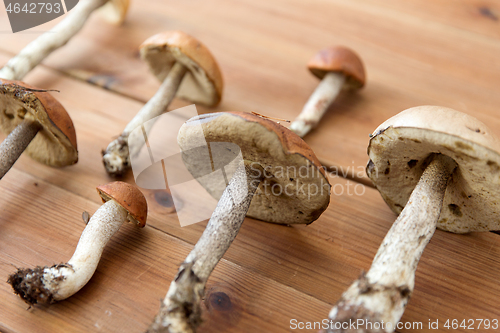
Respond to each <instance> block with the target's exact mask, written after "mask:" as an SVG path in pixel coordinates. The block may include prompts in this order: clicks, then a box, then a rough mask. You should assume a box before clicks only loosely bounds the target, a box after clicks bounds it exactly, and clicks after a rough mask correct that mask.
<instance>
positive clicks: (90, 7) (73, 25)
mask: <svg viewBox="0 0 500 333" xmlns="http://www.w3.org/2000/svg"><path fill="white" fill-rule="evenodd" d="M108 2H109V4H108ZM128 2H129V0H109V1H108V0H86V1H80V2H79V3H78V4H77V5H76V6H75V8H73V9H72V10H71V11H69V12H68V14H67V16H66V17H65V18H64V19H63V20H62V21H61V22H59V23H58V24H57V25H56V26H55V27H53V28H52V29H51V30H50V31H48V32H46V33H44V34H43V35H41V36H40V37H38V38H37V39H35V40H34V41H32V42H31V43H29V44H28V45H27V46H26V47H25V48H24V49H22V50H21V52H19V53H18V54H17V55H16V56H15V57H14V58H11V59H10V60H9V61H8V62H7V64H6V65H5V66H4V67H3V68H2V69H0V78H2V79H8V80H22V79H23V78H24V76H25V75H26V74H28V73H29V72H30V71H31V70H32V69H33V68H35V66H37V65H38V64H39V63H41V62H42V60H43V59H45V58H46V57H47V56H48V55H49V54H50V53H52V51H54V50H57V49H58V48H60V47H61V46H63V45H65V44H66V43H67V42H68V41H69V40H70V39H71V37H73V36H74V35H76V34H77V33H78V31H80V29H81V28H82V27H83V25H84V24H85V22H86V21H87V19H88V17H89V16H90V14H92V12H93V11H94V10H96V9H97V8H99V7H102V6H103V5H106V4H107V6H104V7H107V8H105V10H104V12H105V17H106V18H107V19H108V20H111V21H114V22H116V23H121V22H122V21H123V19H124V16H125V13H126V11H127V8H128ZM61 10H62V9H61Z"/></svg>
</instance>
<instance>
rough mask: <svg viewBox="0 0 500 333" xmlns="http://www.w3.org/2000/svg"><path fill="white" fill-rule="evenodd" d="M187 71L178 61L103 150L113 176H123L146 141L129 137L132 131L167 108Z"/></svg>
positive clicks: (108, 169) (104, 160)
mask: <svg viewBox="0 0 500 333" xmlns="http://www.w3.org/2000/svg"><path fill="white" fill-rule="evenodd" d="M186 72H187V68H186V67H185V66H184V65H183V64H181V63H179V62H176V63H175V64H174V65H173V66H172V68H171V70H170V72H169V73H168V75H167V77H166V78H165V80H164V81H163V83H162V84H161V86H160V88H159V89H158V91H157V92H156V94H155V95H154V96H153V97H152V98H151V99H150V100H149V101H148V102H147V103H146V104H145V105H144V106H143V107H142V109H141V110H140V111H139V112H138V113H137V115H136V116H135V117H134V118H133V119H132V120H131V121H130V122H129V123H128V125H127V126H126V127H125V129H124V130H123V132H122V134H121V135H120V136H119V137H118V138H117V139H115V140H114V141H112V142H111V143H110V144H109V145H108V147H107V148H106V150H105V151H103V152H102V154H103V162H104V166H105V167H106V171H107V172H108V173H109V174H110V175H111V176H114V177H119V176H122V175H123V174H124V173H125V172H126V171H127V170H128V169H129V168H130V156H131V155H134V154H136V153H138V152H139V151H140V149H141V148H142V143H143V142H144V141H143V140H139V137H135V136H131V137H129V135H130V133H131V132H132V131H133V130H134V129H135V128H136V127H138V126H141V125H142V124H144V123H145V122H147V121H148V120H151V119H153V118H155V117H157V116H159V115H161V114H162V113H163V112H164V111H165V110H166V109H167V107H168V106H169V105H170V102H171V101H172V100H173V99H174V96H175V94H176V92H177V89H178V88H179V86H180V84H181V82H182V79H183V78H184V75H185V74H186Z"/></svg>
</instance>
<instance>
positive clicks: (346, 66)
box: [307, 46, 366, 89]
mask: <svg viewBox="0 0 500 333" xmlns="http://www.w3.org/2000/svg"><path fill="white" fill-rule="evenodd" d="M307 68H308V69H309V70H310V71H311V73H312V74H313V75H315V76H316V77H318V78H319V79H322V78H323V77H324V76H325V75H326V74H327V73H328V72H336V73H342V74H344V75H345V77H346V82H345V84H344V87H346V88H348V89H358V88H362V87H363V86H364V85H365V80H366V75H365V67H364V66H363V62H362V61H361V58H360V57H359V56H358V55H357V54H356V53H355V52H354V51H353V50H351V49H348V48H346V47H343V46H333V47H329V48H326V49H323V50H321V51H319V52H318V53H316V54H315V55H314V56H313V57H312V58H311V60H309V62H308V63H307Z"/></svg>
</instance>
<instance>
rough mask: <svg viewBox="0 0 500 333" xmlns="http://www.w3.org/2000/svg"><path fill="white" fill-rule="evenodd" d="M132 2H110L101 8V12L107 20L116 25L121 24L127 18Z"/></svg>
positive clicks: (116, 0) (127, 0) (118, 0)
mask: <svg viewBox="0 0 500 333" xmlns="http://www.w3.org/2000/svg"><path fill="white" fill-rule="evenodd" d="M129 5H130V0H109V1H108V2H107V3H106V4H105V5H104V6H102V7H101V8H99V12H100V13H101V15H103V16H104V18H105V20H106V21H108V22H111V23H114V24H121V23H123V21H125V17H126V16H127V11H128V7H129Z"/></svg>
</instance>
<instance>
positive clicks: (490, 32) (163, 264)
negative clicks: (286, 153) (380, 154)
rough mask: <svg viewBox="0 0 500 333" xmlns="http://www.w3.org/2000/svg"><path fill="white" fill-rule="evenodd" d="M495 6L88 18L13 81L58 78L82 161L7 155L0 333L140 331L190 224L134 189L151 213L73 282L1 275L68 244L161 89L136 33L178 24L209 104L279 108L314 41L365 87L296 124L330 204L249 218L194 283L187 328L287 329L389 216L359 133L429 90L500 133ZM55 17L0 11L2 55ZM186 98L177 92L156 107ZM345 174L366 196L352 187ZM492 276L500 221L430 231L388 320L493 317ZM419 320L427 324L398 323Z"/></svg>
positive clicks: (188, 237)
mask: <svg viewBox="0 0 500 333" xmlns="http://www.w3.org/2000/svg"><path fill="white" fill-rule="evenodd" d="M0 7H1V6H0ZM499 17H500V3H498V2H496V1H493V0H480V1H479V0H460V1H458V0H434V1H432V2H431V1H424V0H406V1H398V0H384V1H375V0H356V1H353V0H329V1H326V0H307V1H303V0H289V1H285V0H273V1H269V0H241V1H234V0H232V1H229V0H209V1H203V0H183V1H179V0H166V1H155V0H140V1H139V0H133V1H132V6H131V8H130V12H129V15H128V18H127V20H126V22H125V24H124V25H123V26H120V27H116V26H113V25H110V24H108V23H105V22H104V21H103V20H101V18H100V17H99V16H98V15H94V16H92V17H91V19H90V21H89V22H88V23H87V25H86V26H85V27H84V29H83V30H82V31H81V32H80V34H78V35H77V36H76V37H75V38H74V39H73V40H71V41H70V42H69V43H68V44H67V45H66V46H65V47H63V48H62V49H60V50H58V51H56V52H54V53H53V54H52V55H51V56H50V57H49V58H48V59H46V61H44V63H43V65H41V66H39V67H38V68H36V69H35V70H34V71H33V72H31V73H30V74H29V75H28V76H26V78H25V81H26V82H29V83H30V84H33V85H36V86H39V87H41V88H50V89H58V90H60V91H61V92H60V93H56V94H55V96H56V98H58V99H59V100H60V101H61V103H62V104H63V105H64V106H65V107H66V109H67V110H68V111H69V113H70V115H71V117H72V119H73V121H74V123H75V127H76V130H77V137H78V145H79V153H80V161H79V163H78V164H77V165H75V166H72V167H68V168H64V169H52V168H49V167H46V166H44V165H40V164H37V163H35V162H33V161H31V160H30V159H29V158H27V157H25V156H22V157H21V158H20V160H19V161H18V162H17V163H16V165H15V167H14V168H13V169H12V170H11V171H10V172H9V173H8V174H7V175H6V176H5V177H4V179H2V180H1V181H0V189H1V190H0V282H1V283H0V299H1V300H0V331H2V332H93V331H95V332H142V331H144V330H145V329H146V328H147V326H148V324H149V323H150V321H151V320H152V318H153V317H154V315H155V314H156V312H157V310H158V307H159V304H160V300H161V299H162V298H163V297H164V295H165V293H166V291H167V289H168V286H169V283H170V281H171V279H172V278H173V276H174V275H175V273H176V271H177V267H178V265H179V264H180V263H181V262H182V261H183V259H184V258H185V256H186V255H187V254H188V253H189V251H190V249H191V248H192V246H193V244H195V243H196V241H197V239H198V238H199V236H200V235H201V233H202V231H203V228H204V226H205V223H199V224H195V225H191V226H188V227H183V228H181V227H180V226H179V222H178V220H177V216H176V214H175V212H174V210H173V207H172V204H171V202H170V201H169V200H168V197H165V196H161V195H156V196H155V193H154V192H152V191H145V194H146V196H147V198H148V203H149V207H150V210H149V220H148V226H147V227H146V228H144V229H141V230H138V229H136V228H134V227H133V226H131V225H125V226H123V227H122V229H121V230H120V231H119V232H118V233H117V234H116V235H115V236H114V237H113V238H112V240H111V242H110V244H108V246H107V247H106V249H105V251H104V254H103V257H102V259H101V262H100V264H99V267H98V269H97V272H96V273H95V275H94V277H93V278H92V280H91V281H90V282H89V283H88V285H87V286H85V287H84V288H83V289H82V290H81V291H80V292H79V293H77V294H76V295H75V296H73V297H71V298H70V299H68V300H66V301H63V302H60V303H58V304H55V305H52V306H35V307H33V308H31V309H29V310H27V305H26V304H25V303H23V302H22V301H21V300H20V299H19V298H18V297H17V296H15V295H14V294H13V293H12V291H11V290H10V286H8V285H7V284H6V283H3V281H6V280H7V276H8V275H9V274H10V273H12V272H13V271H14V270H15V267H33V266H35V265H51V264H54V263H59V262H64V261H67V260H68V259H69V258H70V257H71V255H72V253H73V250H74V247H75V245H76V243H77V241H78V238H79V236H80V233H81V231H82V230H83V228H84V227H85V225H84V223H83V221H82V219H81V217H80V216H81V213H82V211H88V212H89V213H91V214H92V213H93V212H94V211H95V210H96V209H97V208H98V207H99V205H100V199H99V198H98V196H97V194H96V191H95V186H96V185H98V184H102V183H106V182H108V181H110V179H109V178H108V176H107V175H106V174H105V172H104V169H103V167H102V163H101V157H100V151H101V149H102V148H105V147H106V145H107V144H108V143H109V142H110V140H112V138H113V137H115V136H116V135H118V134H119V133H120V132H121V130H122V129H123V128H124V126H125V125H126V123H127V122H128V121H129V120H130V119H131V118H132V117H133V115H134V114H135V113H136V112H137V110H139V109H140V107H141V106H142V105H143V104H144V103H145V101H147V100H148V99H149V98H150V97H151V96H152V95H153V94H154V92H155V91H156V89H157V88H158V87H159V82H157V80H156V79H155V78H154V77H153V76H152V75H151V74H150V73H149V72H148V69H147V66H146V65H145V64H144V63H143V62H142V61H141V60H140V58H139V54H138V49H137V48H138V46H139V45H140V44H141V42H142V41H144V40H145V39H146V38H147V37H149V36H151V35H153V34H155V33H158V32H161V31H165V30H172V29H179V30H183V31H185V32H187V33H189V34H192V35H193V36H195V37H197V38H198V39H199V40H201V41H202V42H203V43H204V44H205V45H207V46H208V47H209V49H210V50H211V51H212V52H213V54H214V55H215V57H216V59H217V60H218V62H219V64H220V67H221V69H222V71H223V75H224V80H225V91H224V98H223V102H222V103H221V105H220V106H218V107H217V108H216V109H215V110H216V111H225V110H235V111H248V112H251V111H255V112H258V113H262V114H265V115H268V116H275V117H280V118H287V119H290V120H293V118H294V117H295V115H297V114H298V112H299V111H300V110H301V108H302V105H303V104H304V103H305V101H306V100H307V98H308V96H309V95H310V93H311V92H312V91H313V89H314V87H315V86H316V84H317V83H318V82H317V80H316V79H315V78H314V77H313V76H312V75H310V74H309V73H308V71H307V70H306V69H305V64H306V62H307V61H308V59H309V58H310V57H311V56H312V55H313V54H314V53H315V52H316V51H318V50H320V49H322V48H324V47H327V46H330V45H336V44H341V45H345V46H348V47H351V48H353V49H354V50H356V51H357V52H358V53H359V54H360V55H361V57H362V59H363V60H364V62H365V65H366V69H367V74H368V82H367V85H366V88H365V89H363V90H362V91H360V92H358V93H352V94H343V95H341V96H340V97H339V98H338V99H337V100H336V101H335V103H334V104H333V106H332V107H331V110H330V112H329V113H328V114H327V115H326V116H325V118H324V120H323V121H322V123H321V124H320V126H319V127H318V128H317V129H316V130H315V131H314V132H313V133H311V134H310V135H308V136H307V137H306V138H305V140H306V141H307V142H308V143H309V144H310V145H311V146H312V147H313V149H314V150H315V151H316V153H317V155H318V157H319V158H320V160H321V161H322V162H323V163H324V164H325V165H326V166H328V167H330V168H331V169H332V170H340V176H336V175H335V174H332V175H331V177H330V179H331V182H332V185H334V188H333V193H332V198H331V199H332V200H331V204H330V206H329V208H328V210H327V211H326V212H325V213H324V214H323V215H322V216H321V218H320V219H319V220H318V221H316V222H315V223H313V224H312V225H309V226H294V227H284V226H278V225H272V224H267V223H264V222H259V221H254V220H251V219H248V220H247V221H245V223H244V225H243V227H242V230H241V232H240V234H239V235H238V237H237V239H236V241H235V242H234V244H233V245H232V246H231V248H230V249H229V251H228V252H227V254H226V255H225V257H224V260H222V261H221V263H220V264H219V265H218V266H217V269H216V270H215V272H214V273H213V275H212V277H211V278H210V280H209V281H208V286H207V293H206V298H205V302H204V306H205V309H204V310H205V311H204V319H205V323H204V325H203V327H202V329H200V331H201V332H289V331H293V330H292V329H291V327H290V320H292V319H296V320H297V321H302V322H311V321H320V320H322V319H323V318H326V316H327V314H328V312H329V310H330V308H331V306H332V305H333V304H334V303H335V302H336V301H337V299H338V298H339V297H340V295H341V293H342V292H343V290H345V289H346V288H347V287H348V286H349V285H350V283H351V282H352V281H353V280H354V279H356V278H357V277H358V276H359V274H360V273H361V271H362V270H367V269H368V268H369V266H370V263H371V260H372V258H373V256H374V254H375V252H376V250H377V248H378V245H379V244H380V242H381V241H382V239H383V237H384V235H385V233H386V232H387V230H388V229H389V228H390V226H391V223H392V222H393V221H394V219H395V216H394V214H392V213H391V212H390V210H389V209H388V208H387V207H386V205H385V203H384V202H383V200H382V199H381V198H380V196H379V194H378V192H377V191H376V190H375V189H373V188H371V187H370V186H369V181H368V180H367V178H366V176H365V175H364V173H363V172H361V171H362V170H363V168H364V165H365V163H366V160H367V157H366V146H367V143H368V134H369V133H371V132H372V131H373V130H374V129H375V128H376V127H377V126H378V125H379V124H380V123H381V122H383V121H384V120H385V119H387V118H388V117H390V116H392V115H394V114H396V113H398V112H400V111H402V110H404V109H406V108H408V107H412V106H417V105H423V104H435V105H443V106H448V107H451V108H454V109H457V110H459V111H463V112H467V113H469V114H472V115H474V116H476V117H477V118H479V119H480V120H482V121H484V122H485V123H487V124H488V125H489V126H490V127H491V128H492V130H493V131H494V132H496V134H497V135H500V118H499V117H498V105H500V93H499V87H500V60H499V59H500V20H499ZM57 21H58V20H56V21H53V22H49V23H47V24H45V25H42V26H39V27H36V28H33V29H31V30H29V31H27V32H21V33H16V34H12V33H11V32H10V26H9V24H8V20H7V16H6V13H5V11H4V9H3V8H2V9H1V10H0V40H1V43H0V64H2V63H5V62H6V61H7V60H8V59H9V58H10V57H11V56H13V55H14V54H15V53H17V52H18V51H19V50H21V49H22V47H23V46H25V45H26V44H27V43H28V42H30V41H31V40H33V39H35V38H36V37H37V36H39V34H40V32H41V31H46V30H47V29H49V28H50V27H52V26H54V25H55V23H57ZM188 104H189V103H187V102H185V101H181V100H175V101H174V102H173V103H172V105H171V106H170V109H175V108H178V107H180V106H184V105H188ZM198 110H199V111H200V112H208V111H209V110H208V109H206V108H203V107H200V106H198ZM358 173H359V174H358ZM342 176H344V177H342ZM346 178H347V179H346ZM353 178H355V179H354V180H353ZM127 181H131V182H133V178H132V177H131V176H129V177H128V178H127ZM357 181H359V182H361V183H357ZM359 184H367V186H363V185H359ZM356 185H357V186H358V187H357V189H358V193H359V191H361V190H363V195H352V193H353V189H354V187H355V186H356ZM361 186H363V187H361ZM349 189H350V190H351V192H350V193H351V194H350V195H349V193H348V190H349ZM499 277H500V236H499V235H496V234H493V233H473V234H469V235H453V234H449V233H445V232H441V231H437V232H436V234H435V236H434V238H433V240H432V241H431V243H430V244H429V245H428V247H427V249H426V251H425V253H424V255H423V257H422V259H421V262H420V265H419V269H418V273H417V278H416V288H415V292H414V295H413V297H412V299H411V301H410V304H409V306H408V308H407V311H406V312H405V315H404V316H403V319H402V321H403V322H410V323H411V322H422V323H423V325H424V327H427V324H428V322H429V321H432V322H435V321H436V320H439V323H440V329H439V330H435V331H434V332H448V331H450V330H447V329H445V328H444V327H443V324H444V323H445V322H446V320H447V319H450V320H452V319H457V320H458V321H459V322H461V321H462V320H464V319H465V320H466V321H467V320H469V319H490V320H493V319H499V320H500V306H499V305H498V300H499V299H500V286H499V285H498V280H499ZM476 327H477V325H476ZM303 331H307V330H303ZM314 331H315V330H312V332H314ZM419 331H429V330H428V329H424V330H416V329H403V330H401V332H419ZM456 331H464V332H465V331H467V330H464V329H458V330H456ZM474 331H477V332H490V331H492V330H485V329H477V328H476V329H475V330H474Z"/></svg>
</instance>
